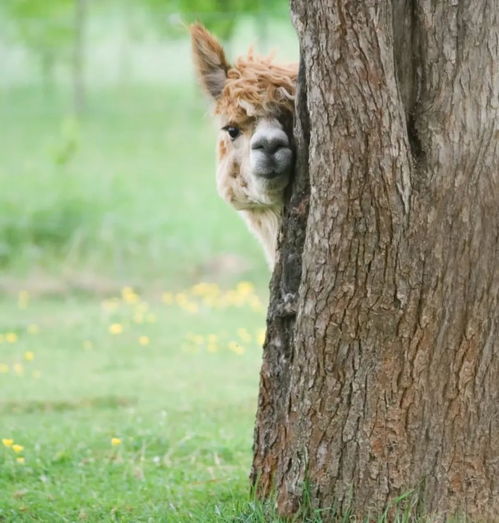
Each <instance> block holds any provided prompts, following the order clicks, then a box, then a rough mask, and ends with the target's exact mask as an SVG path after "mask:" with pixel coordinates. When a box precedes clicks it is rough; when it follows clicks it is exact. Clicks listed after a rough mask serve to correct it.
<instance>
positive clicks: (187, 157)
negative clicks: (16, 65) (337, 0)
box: [0, 85, 269, 521]
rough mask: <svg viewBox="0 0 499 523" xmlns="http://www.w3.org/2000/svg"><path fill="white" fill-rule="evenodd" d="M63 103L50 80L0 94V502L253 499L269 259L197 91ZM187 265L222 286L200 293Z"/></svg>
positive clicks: (146, 511) (135, 509) (56, 514)
mask: <svg viewBox="0 0 499 523" xmlns="http://www.w3.org/2000/svg"><path fill="white" fill-rule="evenodd" d="M67 114H68V113H67V101H66V98H65V96H64V93H63V92H57V91H56V92H54V93H52V95H51V96H50V97H49V98H46V97H42V95H41V94H40V93H39V92H38V91H37V90H36V89H35V88H34V87H25V88H21V87H18V88H16V89H12V90H10V91H4V93H3V94H2V98H1V103H0V125H1V127H2V129H8V132H5V133H3V135H2V140H1V141H0V186H1V187H2V191H0V438H3V439H5V440H10V439H12V440H14V443H13V445H21V446H22V447H24V448H23V449H22V450H19V452H15V450H13V449H14V447H13V446H12V445H10V446H6V445H4V444H1V445H0V520H5V521H80V520H81V521H85V520H86V521H220V520H222V519H223V518H226V519H227V520H233V518H235V517H239V515H241V514H243V515H244V514H246V513H247V512H248V510H249V511H250V513H253V514H256V513H258V511H260V512H261V511H262V510H263V508H254V509H253V508H251V507H253V505H252V503H253V502H252V501H251V499H250V498H249V495H248V480H247V476H248V472H249V467H250V461H251V444H252V432H253V423H254V414H255V410H256V397H257V390H258V371H259V365H260V359H261V352H260V351H261V349H260V347H261V340H260V337H261V330H262V328H263V327H264V314H265V312H264V303H265V300H266V291H265V286H266V282H267V280H268V277H269V275H268V269H267V268H266V266H265V262H264V260H263V255H262V254H261V252H260V248H259V246H258V245H257V244H256V241H255V240H254V239H253V238H252V237H251V236H250V234H249V233H248V232H247V231H246V229H245V226H244V224H243V223H242V221H241V220H239V218H238V217H237V216H236V215H235V213H234V212H233V211H232V210H231V209H230V208H229V207H228V206H227V205H226V204H225V203H224V202H222V201H221V200H220V199H219V198H218V196H217V195H216V190H215V184H214V153H213V149H214V147H213V145H214V144H213V142H214V138H212V137H213V134H214V130H213V128H212V122H211V120H210V118H209V117H208V116H207V111H206V107H205V105H204V101H203V100H201V99H199V97H198V96H197V92H196V91H195V89H194V87H193V86H192V87H191V86H190V85H189V86H188V87H187V88H186V86H180V87H175V86H170V87H168V88H166V89H160V88H155V87H147V86H135V87H128V88H127V89H122V90H113V89H110V88H109V89H100V90H95V91H91V92H90V93H89V101H88V110H87V112H86V113H85V115H84V116H83V117H82V118H81V119H80V120H78V121H77V120H75V119H73V118H71V117H68V116H67ZM242 280H249V281H251V282H252V285H254V286H255V287H254V288H253V287H252V286H248V285H246V287H245V286H244V285H243V286H242V287H241V286H240V287H237V283H238V282H240V281H242ZM200 281H212V282H213V281H214V282H218V284H219V287H218V288H220V289H225V290H227V289H233V292H232V293H230V292H229V293H226V294H225V295H223V296H225V298H224V299H225V302H221V303H216V302H213V303H212V302H210V303H209V304H206V303H204V302H203V301H202V296H200V295H199V294H196V295H194V294H193V292H194V291H193V290H192V289H193V286H194V285H195V284H196V283H198V282H200ZM125 284H128V285H132V286H133V287H134V289H135V290H137V292H139V291H140V299H139V301H136V300H137V298H134V296H135V291H134V292H132V293H131V294H130V291H129V290H128V291H127V290H126V289H125V291H124V293H122V292H121V291H122V288H123V287H124V285H125ZM196 288H197V287H196ZM245 288H246V289H250V292H249V296H251V297H252V299H249V298H248V296H247V298H248V300H249V301H248V300H246V302H245V301H244V299H243V298H238V296H240V295H241V296H242V295H244V292H248V290H246V291H244V289H245ZM208 289H210V287H208ZM211 289H212V292H213V287H211ZM238 289H239V290H238ZM241 289H242V290H241ZM165 291H168V292H169V293H171V294H167V295H166V296H163V293H164V292H165ZM197 292H201V291H197ZM203 292H208V291H206V290H205V291H203ZM221 292H222V291H221ZM257 297H258V299H257ZM238 299H243V302H244V304H242V305H241V303H239V302H238ZM245 299H246V298H245ZM165 300H166V302H165ZM172 300H173V302H172V303H170V301H172ZM113 326H114V327H113ZM117 326H119V327H117ZM121 328H122V329H123V332H118V333H115V334H113V333H112V332H110V330H109V329H111V330H113V329H114V331H116V330H118V331H119V330H120V329H121ZM241 329H243V330H241ZM208 335H211V336H217V339H216V341H213V340H214V338H208ZM200 336H202V337H203V339H202V341H200V340H201V338H200ZM257 338H258V340H257ZM209 340H211V341H209ZM112 438H118V439H119V440H120V444H119V445H112V443H111V442H112ZM8 443H9V441H7V444H8ZM15 448H16V449H18V447H15ZM18 458H24V459H23V460H22V459H21V460H18ZM20 461H24V462H23V463H21V462H20ZM255 507H256V505H255ZM241 517H243V516H241ZM251 517H253V516H251Z"/></svg>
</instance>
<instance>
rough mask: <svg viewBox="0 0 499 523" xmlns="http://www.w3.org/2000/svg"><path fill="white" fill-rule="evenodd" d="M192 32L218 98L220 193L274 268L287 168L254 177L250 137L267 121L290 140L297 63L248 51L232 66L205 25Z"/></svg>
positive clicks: (199, 64) (203, 79) (205, 78)
mask: <svg viewBox="0 0 499 523" xmlns="http://www.w3.org/2000/svg"><path fill="white" fill-rule="evenodd" d="M190 31H191V38H192V49H193V55H194V63H195V65H196V70H197V74H198V77H199V79H200V83H201V85H202V86H203V87H204V89H205V90H206V92H207V93H208V94H209V95H210V96H211V97H212V98H213V100H214V113H215V115H216V116H217V118H218V124H219V126H220V127H221V128H222V130H221V132H220V135H219V140H218V147H217V151H218V167H217V189H218V192H219V194H220V195H221V196H222V198H224V200H226V201H227V202H229V203H230V204H231V205H232V206H233V207H234V208H235V209H236V210H237V211H238V212H239V214H240V215H241V216H242V218H243V219H244V220H245V222H246V223H247V225H248V226H249V228H250V229H251V230H252V231H253V232H254V234H255V235H256V236H257V237H258V238H259V240H260V242H261V243H262V246H263V248H264V251H265V253H266V256H267V259H268V261H269V264H270V265H271V267H272V266H273V265H274V263H275V255H276V249H277V236H278V234H279V229H280V225H281V216H282V208H283V192H284V189H285V187H286V185H287V183H288V181H289V169H288V170H287V171H286V173H284V174H282V175H280V174H279V175H278V176H273V177H272V178H270V177H269V178H268V179H266V178H265V177H262V176H260V177H259V176H255V174H254V172H252V167H251V161H250V156H251V154H252V152H253V151H252V137H253V136H254V135H255V133H256V131H257V130H258V129H262V128H264V126H263V124H265V126H266V127H265V128H269V129H273V130H274V132H276V131H277V132H281V134H282V130H284V131H285V132H286V133H287V135H288V136H289V143H291V136H290V133H291V122H292V115H293V110H294V97H295V89H296V77H297V65H296V64H292V65H278V64H276V63H274V61H273V57H261V56H256V55H255V54H254V53H253V51H252V50H250V51H249V53H248V55H247V56H245V57H240V58H238V59H237V60H236V61H235V64H234V65H233V66H231V65H229V64H228V62H227V60H226V58H225V53H224V51H223V48H222V46H221V45H220V43H219V42H218V41H217V39H216V38H215V37H213V36H212V35H211V34H210V33H209V32H208V31H206V29H205V28H204V27H202V26H201V25H199V24H195V25H193V26H191V28H190ZM228 126H229V127H236V128H237V129H239V130H240V136H238V137H237V139H231V137H230V136H229V135H228V134H227V132H226V131H225V130H223V128H227V127H228ZM286 147H287V145H286ZM289 147H291V145H289ZM253 149H254V147H253ZM290 154H291V153H290Z"/></svg>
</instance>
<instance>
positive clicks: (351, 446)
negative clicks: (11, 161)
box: [252, 0, 499, 521]
mask: <svg viewBox="0 0 499 523" xmlns="http://www.w3.org/2000/svg"><path fill="white" fill-rule="evenodd" d="M292 10H293V17H294V23H295V26H296V29H297V31H298V36H299V39H300V43H301V66H300V76H299V86H298V95H297V115H296V126H295V136H296V142H297V143H296V148H297V165H296V176H295V180H294V183H293V187H292V188H291V190H290V197H289V204H288V205H287V209H286V212H285V217H284V225H283V230H282V234H281V242H280V259H279V261H278V263H277V266H276V269H275V272H274V275H273V279H272V283H271V303H270V306H269V313H268V329H267V339H266V342H265V347H264V361H263V366H262V371H261V383H260V398H259V406H258V414H257V422H256V429H255V445H254V461H253V470H252V480H253V483H254V484H256V486H257V491H258V492H259V493H260V495H261V496H262V497H267V496H269V495H271V493H273V492H275V493H276V495H277V504H278V509H279V511H280V513H281V514H283V515H291V514H294V513H296V511H297V510H298V509H299V506H300V504H301V503H303V500H304V498H305V497H306V498H307V499H308V500H309V503H310V505H311V507H312V508H320V509H331V510H332V511H333V512H327V511H326V512H324V511H323V512H322V514H323V515H324V519H326V520H329V519H333V513H334V514H336V515H338V514H347V513H350V514H353V515H354V516H355V517H356V518H366V517H367V518H369V517H374V516H375V515H379V514H381V513H382V512H384V511H385V510H390V508H389V507H390V506H392V507H393V504H394V503H396V498H397V497H401V496H402V495H404V494H408V493H410V495H408V497H407V498H406V500H405V503H409V504H412V505H411V507H412V508H411V507H409V508H408V509H407V510H412V511H413V514H415V513H416V512H418V513H424V514H426V515H430V516H431V517H432V518H435V519H443V518H445V517H447V516H448V515H450V514H457V515H467V516H469V517H471V518H472V519H473V520H478V521H492V520H495V521H497V519H496V518H497V517H498V514H499V392H498V389H499V358H498V355H499V306H498V305H499V304H498V301H499V174H498V166H499V130H498V122H499V9H498V7H497V3H496V2H494V1H493V0H457V1H452V2H451V1H449V2H440V1H437V0H412V1H411V0H393V1H389V0H379V1H374V0H372V1H369V0H365V1H353V0H336V1H335V2H329V1H327V0H292ZM391 504H392V505H391ZM400 504H403V503H402V502H400ZM388 514H392V516H393V512H392V513H390V512H388Z"/></svg>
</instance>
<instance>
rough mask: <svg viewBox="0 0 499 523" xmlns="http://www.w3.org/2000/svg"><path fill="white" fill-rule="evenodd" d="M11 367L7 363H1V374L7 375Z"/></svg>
mask: <svg viewBox="0 0 499 523" xmlns="http://www.w3.org/2000/svg"><path fill="white" fill-rule="evenodd" d="M7 372H9V366H8V365H7V364H6V363H0V374H7Z"/></svg>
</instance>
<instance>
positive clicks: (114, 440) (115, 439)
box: [111, 438, 121, 447]
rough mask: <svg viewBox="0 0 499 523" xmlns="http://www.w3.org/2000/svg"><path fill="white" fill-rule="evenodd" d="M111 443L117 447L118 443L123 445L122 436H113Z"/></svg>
mask: <svg viewBox="0 0 499 523" xmlns="http://www.w3.org/2000/svg"><path fill="white" fill-rule="evenodd" d="M111 445H112V446H113V447H117V446H118V445H121V439H120V438H111Z"/></svg>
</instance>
